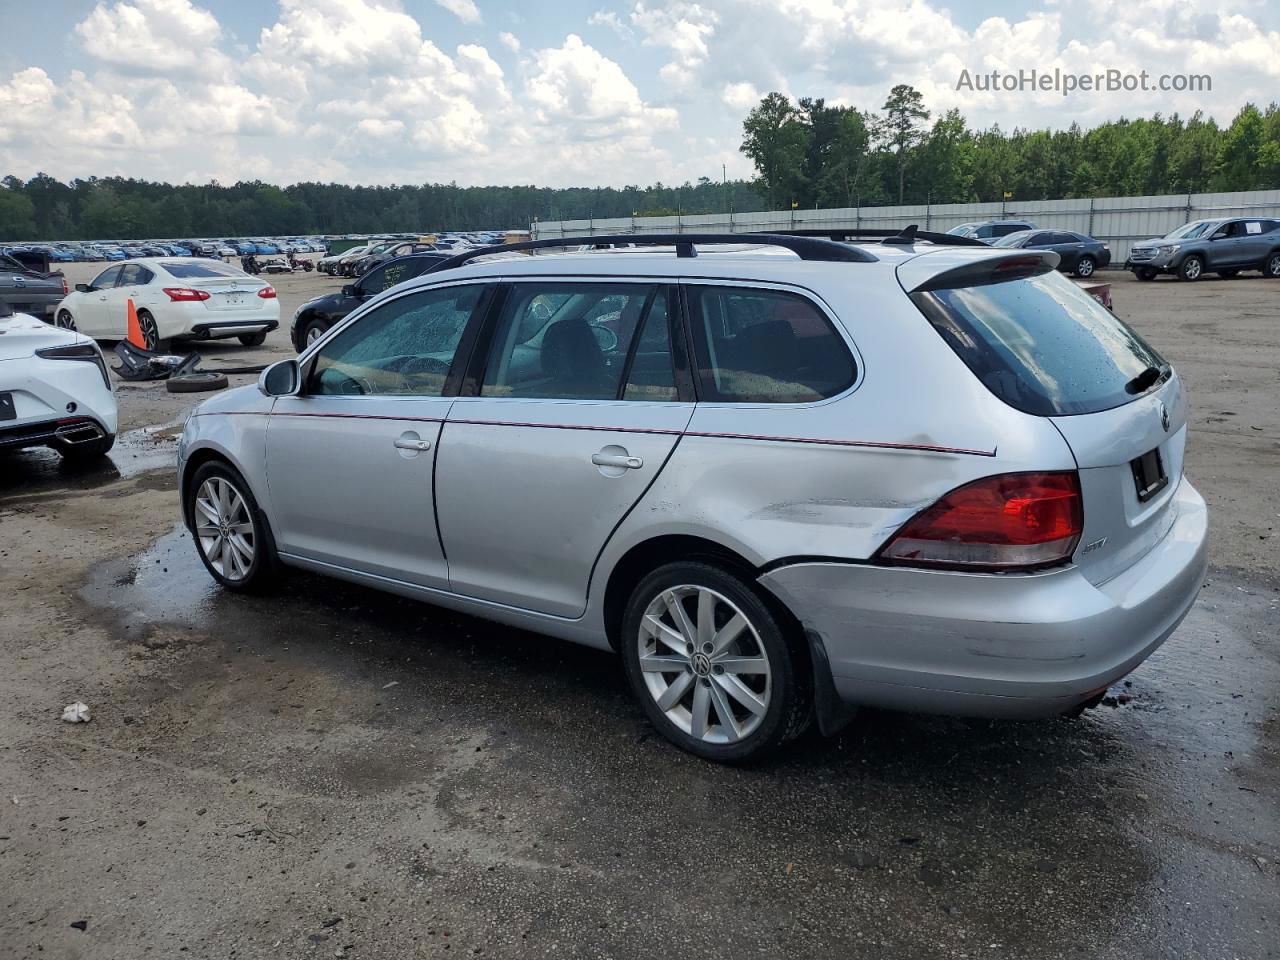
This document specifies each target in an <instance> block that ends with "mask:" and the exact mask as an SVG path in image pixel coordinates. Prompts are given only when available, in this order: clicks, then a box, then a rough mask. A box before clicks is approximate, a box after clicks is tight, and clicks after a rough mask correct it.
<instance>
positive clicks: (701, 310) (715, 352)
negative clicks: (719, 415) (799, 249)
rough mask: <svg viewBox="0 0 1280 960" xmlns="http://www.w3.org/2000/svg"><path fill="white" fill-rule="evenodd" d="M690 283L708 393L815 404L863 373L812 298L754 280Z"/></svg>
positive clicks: (737, 399)
mask: <svg viewBox="0 0 1280 960" xmlns="http://www.w3.org/2000/svg"><path fill="white" fill-rule="evenodd" d="M686 289H687V290H688V298H689V317H690V325H691V326H692V328H693V333H694V345H695V348H696V350H697V355H698V375H699V381H700V383H699V385H700V392H699V396H700V398H701V399H703V400H709V401H713V402H721V403H810V402H813V401H815V400H822V399H825V398H827V397H833V396H835V395H836V394H838V393H842V392H843V391H845V390H847V389H848V388H849V387H851V386H852V385H853V382H854V380H855V379H856V378H857V366H856V364H855V363H854V360H853V355H852V354H851V353H850V351H849V348H848V346H847V345H846V344H845V342H844V340H843V339H842V338H841V336H840V335H839V334H838V333H837V332H836V330H835V328H834V327H833V326H832V325H831V321H830V320H828V319H827V316H826V314H824V313H823V312H822V311H821V310H819V309H818V307H817V306H816V305H815V304H814V303H813V302H812V301H810V300H807V299H806V298H804V297H802V296H798V295H797V294H794V293H783V292H780V291H776V290H757V289H752V288H748V287H721V286H699V285H696V284H691V285H689V286H688V287H687V288H686Z"/></svg>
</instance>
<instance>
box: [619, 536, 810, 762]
mask: <svg viewBox="0 0 1280 960" xmlns="http://www.w3.org/2000/svg"><path fill="white" fill-rule="evenodd" d="M678 611H683V617H681V616H680V614H679V612H678ZM739 618H740V619H739ZM735 624H736V626H735ZM789 632H790V625H789V624H788V623H787V622H786V620H785V618H783V617H780V616H778V615H777V614H775V613H774V611H773V610H771V609H770V606H769V605H768V603H766V602H765V600H764V598H763V597H761V595H760V594H759V593H757V592H756V590H755V589H754V587H752V586H751V584H750V583H749V582H747V581H746V580H744V579H743V578H741V577H739V576H738V575H737V574H735V573H732V572H730V571H729V570H727V569H725V568H722V567H719V566H715V565H713V564H711V563H706V562H702V561H679V562H676V563H669V564H666V565H665V566H662V567H659V568H658V569H657V570H654V571H653V572H652V573H650V574H649V575H648V576H647V577H645V578H644V579H643V580H641V581H640V583H639V585H638V586H637V587H636V588H635V590H634V591H632V594H631V598H630V600H629V601H628V602H627V607H626V611H625V613H624V615H623V618H622V630H621V633H620V646H621V653H622V663H623V669H624V671H625V672H626V675H627V679H628V681H629V682H630V684H631V689H632V692H633V693H634V694H635V696H636V698H637V699H638V700H639V701H640V705H641V708H642V709H643V710H644V712H645V713H646V715H647V716H648V718H649V721H650V722H651V723H652V724H653V725H654V726H655V727H657V728H658V730H659V731H660V732H661V733H662V735H663V736H664V737H666V738H667V739H668V740H670V741H671V742H672V743H674V744H675V745H676V746H678V747H680V748H681V749H684V750H687V751H689V752H690V753H692V754H695V755H697V756H699V757H702V758H704V759H706V760H714V761H717V762H720V763H741V762H745V761H751V760H757V759H760V758H761V757H764V756H767V755H768V754H769V753H771V752H772V751H774V750H776V749H777V748H778V747H780V746H781V745H782V744H784V743H786V742H787V741H788V740H791V739H793V738H794V737H797V736H799V735H800V734H801V733H802V732H803V731H804V729H805V727H806V726H808V722H809V720H810V718H811V716H812V698H813V695H812V690H811V687H812V681H811V678H810V676H809V670H808V665H807V662H806V661H805V659H804V658H803V657H801V656H798V655H797V653H796V650H797V649H799V643H800V638H796V637H791V636H789ZM793 641H794V643H793Z"/></svg>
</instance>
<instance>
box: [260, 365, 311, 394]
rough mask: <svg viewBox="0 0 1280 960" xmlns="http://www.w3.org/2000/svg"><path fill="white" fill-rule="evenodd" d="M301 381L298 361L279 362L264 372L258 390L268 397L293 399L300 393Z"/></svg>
mask: <svg viewBox="0 0 1280 960" xmlns="http://www.w3.org/2000/svg"><path fill="white" fill-rule="evenodd" d="M301 380H302V373H301V370H300V369H299V367H298V361H297V360H294V359H289V360H278V361H277V362H275V363H273V364H271V366H269V367H267V369H265V370H263V371H262V375H261V376H259V377H258V390H259V391H260V392H261V393H262V394H263V395H264V396H267V397H291V396H293V395H294V394H296V393H297V392H298V388H299V387H300V386H301V385H302V384H301Z"/></svg>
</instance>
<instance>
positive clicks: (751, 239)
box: [428, 233, 877, 273]
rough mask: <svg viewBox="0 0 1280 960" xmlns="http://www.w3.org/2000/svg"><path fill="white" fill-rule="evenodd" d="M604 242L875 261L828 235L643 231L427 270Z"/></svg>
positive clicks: (512, 246)
mask: <svg viewBox="0 0 1280 960" xmlns="http://www.w3.org/2000/svg"><path fill="white" fill-rule="evenodd" d="M606 243H617V244H634V245H635V246H637V247H671V246H674V247H675V248H676V256H677V257H696V256H697V255H698V253H697V251H696V250H694V247H695V246H696V245H702V246H712V245H716V244H720V245H725V244H753V243H754V244H763V245H766V246H771V247H782V248H784V249H787V250H790V251H791V252H792V253H794V254H795V255H796V256H798V257H799V258H800V259H801V260H819V261H826V262H831V263H875V262H876V260H877V258H876V257H875V256H874V255H873V254H871V253H868V252H867V251H866V250H860V249H859V248H857V247H849V246H845V245H844V244H842V243H836V242H834V241H833V240H831V239H830V238H825V239H824V238H819V237H817V236H800V235H792V234H788V233H645V234H615V235H610V236H595V237H553V238H550V239H547V240H525V241H523V242H522V243H499V244H494V245H493V246H489V247H476V248H475V249H473V250H464V251H463V252H462V253H459V254H457V255H456V256H453V257H450V258H449V259H448V260H441V261H440V263H438V264H437V265H436V266H435V267H434V268H433V269H432V270H430V271H428V272H429V273H436V272H438V271H440V270H451V269H453V268H454V267H460V266H462V265H463V264H465V263H469V262H470V261H472V260H474V259H475V258H476V257H486V256H490V255H492V254H495V253H508V252H517V251H520V250H545V249H548V248H553V247H582V246H594V245H599V244H606Z"/></svg>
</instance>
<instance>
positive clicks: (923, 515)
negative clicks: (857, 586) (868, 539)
mask: <svg viewBox="0 0 1280 960" xmlns="http://www.w3.org/2000/svg"><path fill="white" fill-rule="evenodd" d="M1083 527H1084V509H1083V506H1082V498H1081V496H1080V478H1079V476H1078V475H1077V474H1076V473H1075V472H1074V471H1070V472H1061V473H1006V474H1001V475H1000V476H995V477H984V478H983V479H981V480H975V481H973V482H972V483H968V484H965V485H964V486H963V487H958V488H957V489H955V490H952V491H951V492H950V493H948V494H947V495H946V496H945V497H943V498H942V499H941V500H939V501H938V502H937V503H935V504H934V505H933V506H931V507H928V508H926V509H924V510H922V511H921V512H920V513H918V514H916V515H915V516H914V517H912V518H911V519H910V520H909V521H907V523H906V524H904V525H903V527H902V529H900V530H899V531H898V532H897V533H896V534H895V535H894V536H893V537H892V538H891V539H890V540H889V542H888V543H886V544H885V545H884V546H883V547H881V548H880V551H879V552H878V553H877V554H876V559H877V560H879V561H880V562H882V563H892V564H901V565H906V566H913V567H943V568H949V569H953V570H1033V569H1038V568H1040V567H1050V566H1054V565H1055V564H1060V563H1065V562H1066V561H1068V560H1070V559H1071V554H1072V553H1074V552H1075V548H1076V544H1077V543H1079V541H1080V531H1081V530H1082V529H1083Z"/></svg>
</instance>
